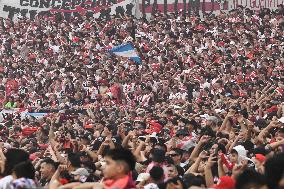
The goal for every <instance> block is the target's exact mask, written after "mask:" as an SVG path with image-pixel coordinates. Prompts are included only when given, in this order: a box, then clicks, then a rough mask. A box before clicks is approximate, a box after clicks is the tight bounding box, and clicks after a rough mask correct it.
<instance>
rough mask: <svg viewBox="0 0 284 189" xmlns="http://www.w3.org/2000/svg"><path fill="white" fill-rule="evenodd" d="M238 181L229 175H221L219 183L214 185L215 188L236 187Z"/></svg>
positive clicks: (229, 188)
mask: <svg viewBox="0 0 284 189" xmlns="http://www.w3.org/2000/svg"><path fill="white" fill-rule="evenodd" d="M235 183H236V181H235V180H234V179H233V178H231V177H229V176H222V177H220V179H219V181H218V184H217V185H216V186H215V187H213V188H215V189H234V188H235Z"/></svg>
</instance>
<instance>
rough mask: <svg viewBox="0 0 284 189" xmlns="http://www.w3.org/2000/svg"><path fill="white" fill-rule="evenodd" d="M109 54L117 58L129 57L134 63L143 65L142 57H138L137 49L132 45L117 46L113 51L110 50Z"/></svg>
mask: <svg viewBox="0 0 284 189" xmlns="http://www.w3.org/2000/svg"><path fill="white" fill-rule="evenodd" d="M109 52H110V53H113V54H115V55H117V56H122V57H127V58H129V59H130V60H133V61H134V62H136V63H137V64H141V63H142V61H141V59H140V57H139V56H138V54H137V52H136V50H135V48H134V47H133V45H132V44H130V43H127V44H122V45H119V46H115V47H113V48H112V49H110V50H109Z"/></svg>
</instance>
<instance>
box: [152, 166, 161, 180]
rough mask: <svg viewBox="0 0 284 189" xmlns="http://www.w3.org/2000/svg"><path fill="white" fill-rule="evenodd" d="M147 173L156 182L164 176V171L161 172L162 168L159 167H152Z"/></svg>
mask: <svg viewBox="0 0 284 189" xmlns="http://www.w3.org/2000/svg"><path fill="white" fill-rule="evenodd" d="M149 173H150V176H151V178H152V179H153V180H154V181H156V182H158V181H160V180H161V179H162V178H163V176H164V170H163V168H161V167H159V166H154V167H153V168H152V169H151V170H150V171H149Z"/></svg>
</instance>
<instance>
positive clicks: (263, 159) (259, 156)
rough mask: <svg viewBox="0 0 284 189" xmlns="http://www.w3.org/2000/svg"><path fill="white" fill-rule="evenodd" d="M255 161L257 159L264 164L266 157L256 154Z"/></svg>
mask: <svg viewBox="0 0 284 189" xmlns="http://www.w3.org/2000/svg"><path fill="white" fill-rule="evenodd" d="M255 159H257V160H258V161H260V162H261V163H262V162H264V161H265V160H266V157H265V156H264V155H262V154H255Z"/></svg>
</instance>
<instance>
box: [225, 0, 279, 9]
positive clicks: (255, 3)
mask: <svg viewBox="0 0 284 189" xmlns="http://www.w3.org/2000/svg"><path fill="white" fill-rule="evenodd" d="M283 4H284V0H231V1H229V9H230V10H231V9H235V8H237V7H238V6H240V5H241V6H243V7H246V8H249V9H251V10H260V9H262V8H269V9H273V10H274V9H277V8H278V6H279V5H283Z"/></svg>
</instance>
